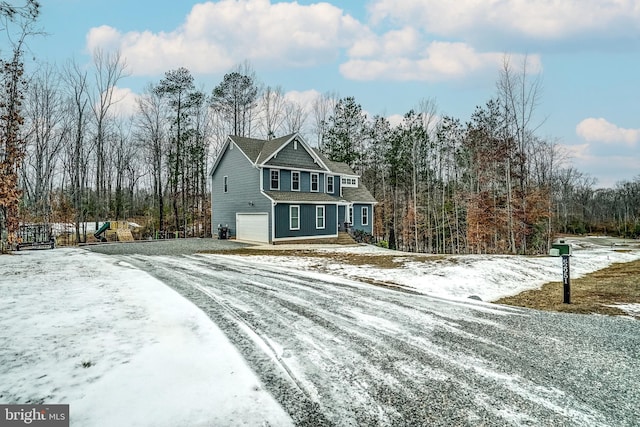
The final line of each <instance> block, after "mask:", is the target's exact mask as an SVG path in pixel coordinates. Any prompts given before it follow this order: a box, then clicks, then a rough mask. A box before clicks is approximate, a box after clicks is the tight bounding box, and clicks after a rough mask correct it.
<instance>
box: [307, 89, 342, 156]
mask: <svg viewBox="0 0 640 427" xmlns="http://www.w3.org/2000/svg"><path fill="white" fill-rule="evenodd" d="M338 99H339V96H338V94H337V93H334V92H328V93H326V94H324V95H321V96H320V97H318V98H316V99H315V101H314V102H313V106H312V111H313V128H314V129H313V131H314V133H315V134H316V144H317V146H318V148H320V149H324V147H323V144H324V138H325V136H326V134H327V130H328V129H329V117H331V116H332V115H333V113H334V110H335V108H336V105H337V104H338Z"/></svg>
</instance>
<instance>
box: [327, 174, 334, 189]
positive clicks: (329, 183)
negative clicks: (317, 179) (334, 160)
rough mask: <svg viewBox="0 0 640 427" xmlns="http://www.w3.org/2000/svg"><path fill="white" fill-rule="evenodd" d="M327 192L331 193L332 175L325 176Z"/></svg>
mask: <svg viewBox="0 0 640 427" xmlns="http://www.w3.org/2000/svg"><path fill="white" fill-rule="evenodd" d="M327 193H333V177H332V176H327Z"/></svg>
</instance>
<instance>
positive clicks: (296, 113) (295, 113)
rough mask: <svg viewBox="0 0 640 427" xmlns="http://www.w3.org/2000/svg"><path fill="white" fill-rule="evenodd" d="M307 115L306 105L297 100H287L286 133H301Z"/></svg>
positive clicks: (285, 114) (285, 113)
mask: <svg viewBox="0 0 640 427" xmlns="http://www.w3.org/2000/svg"><path fill="white" fill-rule="evenodd" d="M307 116H308V113H307V110H306V109H305V108H304V106H302V105H300V104H298V103H297V102H295V101H287V102H286V103H285V107H284V133H285V134H287V135H288V134H292V133H301V132H302V129H303V127H304V123H305V121H306V120H307Z"/></svg>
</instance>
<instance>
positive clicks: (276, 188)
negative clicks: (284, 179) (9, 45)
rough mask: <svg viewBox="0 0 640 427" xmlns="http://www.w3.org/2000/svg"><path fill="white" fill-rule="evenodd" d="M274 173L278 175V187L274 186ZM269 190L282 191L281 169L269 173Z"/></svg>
mask: <svg viewBox="0 0 640 427" xmlns="http://www.w3.org/2000/svg"><path fill="white" fill-rule="evenodd" d="M274 172H275V173H277V174H278V186H277V187H274V186H273V173H274ZM269 189H270V190H279V189H280V169H271V170H270V171H269Z"/></svg>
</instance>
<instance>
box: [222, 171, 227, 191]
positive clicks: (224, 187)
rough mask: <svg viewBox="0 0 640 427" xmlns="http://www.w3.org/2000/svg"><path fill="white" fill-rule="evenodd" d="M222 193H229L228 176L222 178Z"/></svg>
mask: <svg viewBox="0 0 640 427" xmlns="http://www.w3.org/2000/svg"><path fill="white" fill-rule="evenodd" d="M222 192H223V193H228V192H229V176H228V175H225V176H224V177H223V178H222Z"/></svg>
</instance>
